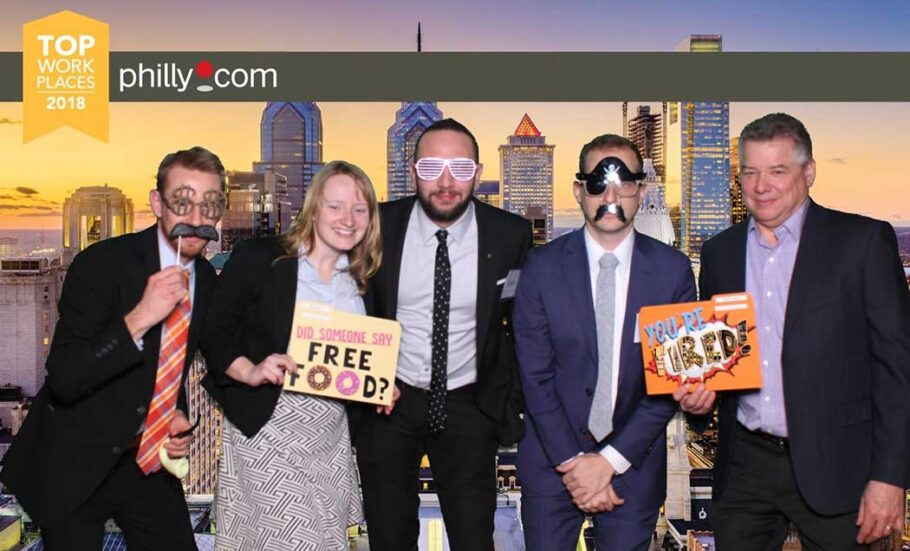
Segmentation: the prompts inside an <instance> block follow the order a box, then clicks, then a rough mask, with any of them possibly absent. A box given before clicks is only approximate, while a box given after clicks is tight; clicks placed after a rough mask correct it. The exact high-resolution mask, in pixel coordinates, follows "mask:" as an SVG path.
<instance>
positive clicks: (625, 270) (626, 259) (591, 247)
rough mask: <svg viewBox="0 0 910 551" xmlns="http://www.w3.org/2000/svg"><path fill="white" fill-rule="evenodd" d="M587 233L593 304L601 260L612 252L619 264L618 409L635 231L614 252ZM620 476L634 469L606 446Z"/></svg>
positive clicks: (605, 451) (615, 354)
mask: <svg viewBox="0 0 910 551" xmlns="http://www.w3.org/2000/svg"><path fill="white" fill-rule="evenodd" d="M583 231H584V232H585V249H586V250H587V253H588V269H589V271H590V275H591V298H592V300H593V303H594V304H597V276H598V275H599V274H600V264H599V262H600V257H601V256H603V255H604V254H606V253H608V252H611V253H613V255H614V256H615V257H616V259H617V260H618V261H619V264H618V265H617V266H616V292H615V294H614V296H615V297H616V307H615V308H614V310H613V316H614V319H613V343H614V344H613V371H612V375H613V381H612V384H611V385H610V387H611V390H612V394H611V397H610V398H611V400H612V401H613V407H612V408H611V411H614V410H615V408H616V394H617V392H618V390H619V354H620V352H621V351H622V345H623V342H622V331H623V325H624V323H625V318H626V297H627V296H628V294H629V274H630V273H631V268H632V248H633V246H634V244H635V232H634V231H632V232H629V235H628V236H626V238H625V239H623V240H622V243H620V244H619V246H617V247H616V248H615V249H614V250H612V251H608V250H606V249H604V248H603V247H601V246H600V244H599V243H598V242H597V241H595V240H594V238H593V237H591V234H590V233H589V232H588V228H587V226H585V229H584V230H583ZM600 453H601V455H603V456H604V457H605V458H606V459H607V461H609V462H610V465H612V466H613V469H614V470H615V471H616V472H617V474H622V473H624V472H626V471H627V470H628V469H629V467H631V466H632V464H631V463H629V461H628V460H627V459H626V458H625V457H623V456H622V454H621V453H619V452H618V451H617V450H616V448H614V447H613V446H607V447H605V448H604V449H602V450H600Z"/></svg>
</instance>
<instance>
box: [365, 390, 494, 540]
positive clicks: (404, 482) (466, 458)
mask: <svg viewBox="0 0 910 551" xmlns="http://www.w3.org/2000/svg"><path fill="white" fill-rule="evenodd" d="M398 385H399V388H401V398H400V399H399V400H398V403H397V404H396V405H395V411H394V412H393V413H392V415H390V416H385V415H376V414H375V413H371V414H370V415H367V416H366V419H365V420H364V421H363V422H362V423H361V426H360V428H359V429H358V431H357V435H356V437H355V441H354V444H355V447H356V448H357V462H358V464H359V467H360V479H361V484H362V486H363V502H364V512H365V514H366V521H367V532H368V534H369V538H370V551H410V550H412V549H413V550H416V549H417V538H418V535H419V531H420V523H419V520H418V508H419V506H420V499H419V497H418V468H419V461H420V458H421V456H422V455H423V454H424V453H426V454H427V455H428V456H429V459H430V468H431V470H432V472H433V481H434V483H435V485H436V491H437V494H438V495H439V502H440V506H441V508H442V516H443V521H444V522H445V528H446V532H447V533H448V538H449V547H450V548H451V549H452V551H493V516H494V514H495V512H496V450H497V441H496V426H495V424H494V422H493V420H492V419H491V418H490V417H488V416H487V415H486V414H484V413H483V412H481V411H480V410H479V409H478V408H477V406H476V405H475V403H474V388H473V387H474V385H469V386H467V387H463V388H459V389H456V390H454V391H449V392H448V393H447V397H446V411H447V421H446V428H445V430H443V431H442V432H441V433H439V434H436V435H432V434H430V433H429V431H428V429H427V395H426V391H423V390H420V389H417V388H414V387H412V386H409V385H406V384H403V383H401V382H400V381H399V382H398Z"/></svg>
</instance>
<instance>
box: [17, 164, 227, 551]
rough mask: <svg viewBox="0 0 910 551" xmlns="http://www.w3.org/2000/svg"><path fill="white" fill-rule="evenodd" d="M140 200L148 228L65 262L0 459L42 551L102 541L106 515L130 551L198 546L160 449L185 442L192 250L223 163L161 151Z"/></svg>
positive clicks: (202, 306) (176, 450)
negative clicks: (22, 414)
mask: <svg viewBox="0 0 910 551" xmlns="http://www.w3.org/2000/svg"><path fill="white" fill-rule="evenodd" d="M149 201H150V203H151V207H152V212H153V213H154V214H155V216H156V217H157V218H158V222H157V224H155V225H154V226H152V227H151V228H148V229H146V230H145V231H142V232H139V233H133V234H128V235H124V236H120V237H115V238H111V239H107V240H104V241H102V242H100V243H97V244H95V245H92V246H90V247H88V248H87V249H85V250H84V251H82V252H81V253H79V254H78V255H76V257H75V258H74V259H73V263H72V264H71V265H70V267H69V270H68V272H67V275H66V279H65V280H64V284H63V294H62V296H61V297H60V303H59V305H58V306H59V311H60V318H59V321H58V322H57V327H56V330H55V333H54V340H53V343H52V344H51V349H50V354H49V356H48V358H47V379H46V381H45V384H44V386H43V387H42V388H41V390H40V391H39V392H38V395H37V396H36V397H35V400H34V402H33V403H32V407H31V408H30V410H29V414H28V417H27V418H26V419H25V423H24V424H23V426H22V429H21V430H20V432H19V434H18V435H17V436H16V440H15V442H14V443H13V445H12V447H11V448H10V450H9V451H8V452H7V454H6V456H5V457H4V461H3V472H2V474H0V479H2V480H3V482H4V484H6V485H7V486H8V487H9V488H10V490H11V491H12V492H13V493H15V494H16V497H17V498H18V499H19V501H20V502H21V503H22V506H23V507H24V508H25V510H26V512H28V514H29V515H30V516H31V518H32V520H34V521H35V522H36V523H37V524H38V526H39V527H40V528H41V534H42V537H43V539H44V544H45V547H46V548H47V549H50V550H58V549H59V550H70V549H100V548H101V544H102V538H103V536H104V524H105V521H106V520H107V519H108V518H113V519H114V520H115V521H116V522H117V525H118V526H119V527H120V529H121V530H122V531H123V534H124V536H125V537H126V541H127V544H128V545H129V548H130V549H131V550H143V549H144V550H149V551H152V550H160V549H168V550H195V549H196V544H195V539H194V537H193V532H192V527H191V526H190V522H189V512H188V511H187V507H186V501H185V499H184V496H183V487H182V485H181V483H180V481H179V480H178V479H177V478H175V477H174V476H173V475H171V474H170V473H168V472H167V471H165V470H163V469H162V466H161V462H160V458H159V450H160V449H161V447H162V446H163V447H164V449H165V450H166V452H167V453H168V455H169V456H171V457H172V458H173V457H184V456H186V454H187V453H188V451H189V444H190V440H191V439H192V437H191V436H190V435H189V431H190V430H191V425H190V423H189V422H188V421H187V414H186V411H187V403H186V394H185V391H184V386H183V382H184V377H185V375H186V371H187V369H188V367H189V365H190V363H191V362H192V358H193V354H194V351H195V349H196V342H197V340H198V335H199V332H198V329H199V327H200V325H201V320H202V317H203V315H204V313H205V311H206V308H207V306H208V298H209V294H210V291H211V288H212V286H213V284H214V282H215V271H214V269H212V267H211V265H210V264H209V263H208V262H207V261H206V260H205V259H204V258H202V257H201V256H199V255H200V254H201V253H202V250H203V248H204V247H205V245H206V243H207V242H208V240H209V239H210V238H211V237H212V232H214V231H215V227H214V226H215V223H216V222H217V221H218V219H220V218H221V216H222V214H223V213H224V207H225V197H224V167H223V166H222V164H221V161H220V160H219V159H218V157H217V156H216V155H215V154H213V153H211V152H210V151H208V150H206V149H203V148H201V147H194V148H192V149H189V150H184V151H177V152H176V153H172V154H170V155H167V156H166V157H165V158H164V160H163V161H162V162H161V164H160V166H159V168H158V176H157V184H156V189H154V190H152V191H150V192H149ZM175 227H177V230H178V232H179V233H180V235H181V237H180V238H179V240H178V239H174V238H172V236H173V234H174V229H175ZM214 236H215V237H217V233H215V234H214ZM178 246H179V255H178ZM178 256H179V258H178Z"/></svg>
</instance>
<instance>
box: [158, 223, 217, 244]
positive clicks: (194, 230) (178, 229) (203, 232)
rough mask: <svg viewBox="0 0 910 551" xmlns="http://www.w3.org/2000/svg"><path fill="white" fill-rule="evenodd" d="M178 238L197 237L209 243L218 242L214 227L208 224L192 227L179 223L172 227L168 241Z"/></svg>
mask: <svg viewBox="0 0 910 551" xmlns="http://www.w3.org/2000/svg"><path fill="white" fill-rule="evenodd" d="M178 237H199V238H201V239H208V240H209V241H218V230H216V229H215V226H210V225H208V224H203V225H201V226H192V225H190V224H184V223H183V222H179V223H177V224H175V225H174V229H172V230H171V233H170V235H168V239H177V238H178Z"/></svg>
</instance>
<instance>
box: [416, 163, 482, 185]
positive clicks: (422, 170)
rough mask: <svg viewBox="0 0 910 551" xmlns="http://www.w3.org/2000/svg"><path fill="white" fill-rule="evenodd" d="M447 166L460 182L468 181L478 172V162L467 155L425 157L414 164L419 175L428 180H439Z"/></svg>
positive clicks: (453, 176)
mask: <svg viewBox="0 0 910 551" xmlns="http://www.w3.org/2000/svg"><path fill="white" fill-rule="evenodd" d="M445 167H449V174H451V175H452V178H455V179H456V180H458V181H459V182H467V181H468V180H470V179H471V178H473V177H474V175H475V174H476V173H477V163H475V162H474V159H467V158H465V157H457V158H455V159H443V158H441V157H424V158H422V159H420V160H418V161H417V162H416V163H415V164H414V168H416V169H417V177H418V178H420V179H421V180H427V181H432V180H438V179H439V177H440V176H442V171H443V169H445Z"/></svg>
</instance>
